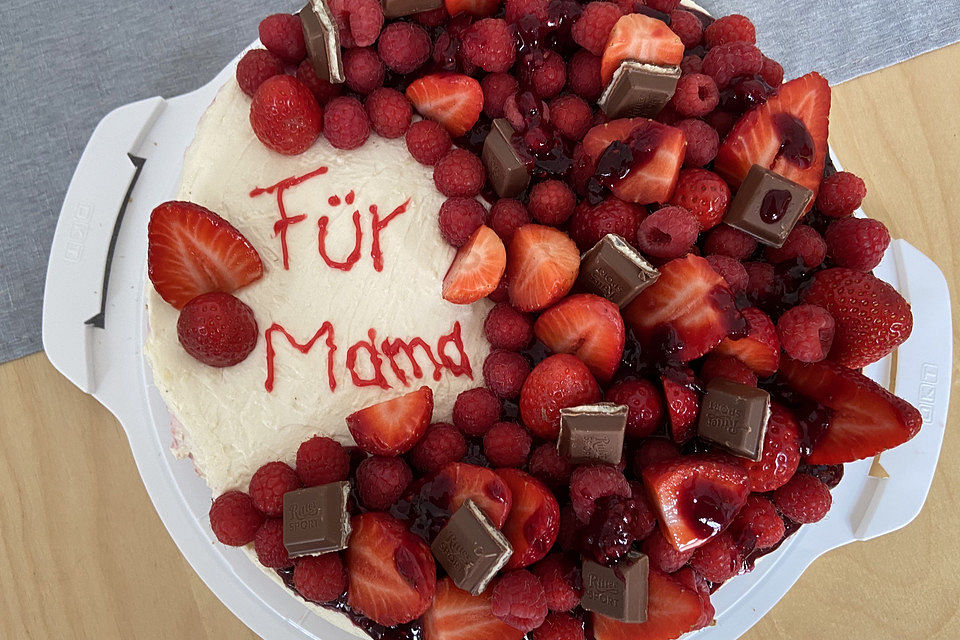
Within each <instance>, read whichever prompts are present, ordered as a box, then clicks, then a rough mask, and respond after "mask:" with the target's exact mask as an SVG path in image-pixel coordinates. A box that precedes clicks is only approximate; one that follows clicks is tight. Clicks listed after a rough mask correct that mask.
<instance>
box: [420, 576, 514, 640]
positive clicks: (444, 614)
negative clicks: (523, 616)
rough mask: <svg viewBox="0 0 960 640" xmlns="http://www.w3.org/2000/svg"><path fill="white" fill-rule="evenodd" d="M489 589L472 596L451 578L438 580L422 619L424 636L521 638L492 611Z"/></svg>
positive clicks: (431, 639) (433, 639) (436, 639)
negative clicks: (434, 592)
mask: <svg viewBox="0 0 960 640" xmlns="http://www.w3.org/2000/svg"><path fill="white" fill-rule="evenodd" d="M490 597H491V596H490V591H489V590H488V591H486V592H485V593H481V594H480V595H478V596H472V595H470V594H469V593H467V592H466V591H463V590H461V589H458V588H457V587H456V586H455V585H454V584H453V580H451V579H450V578H444V579H442V580H440V581H439V582H438V583H437V595H436V596H435V597H434V599H433V605H431V606H430V608H429V609H427V612H426V613H425V614H423V619H422V620H421V621H420V622H421V625H422V630H423V640H522V638H523V635H524V634H523V631H519V630H518V629H514V628H513V627H511V626H510V625H508V624H507V623H506V622H504V621H502V620H501V619H500V618H498V617H496V616H495V615H493V613H492V612H491V611H490Z"/></svg>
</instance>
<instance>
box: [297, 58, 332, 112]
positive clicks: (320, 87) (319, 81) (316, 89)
mask: <svg viewBox="0 0 960 640" xmlns="http://www.w3.org/2000/svg"><path fill="white" fill-rule="evenodd" d="M296 76H297V80H299V81H300V82H302V83H303V84H304V86H305V87H306V88H307V89H310V93H312V94H313V97H314V98H316V99H317V104H319V105H320V106H321V107H322V106H324V105H325V104H327V103H328V102H330V101H331V100H332V99H334V98H336V97H337V96H338V95H340V94H341V93H343V85H342V84H340V83H338V82H329V81H327V80H324V79H323V78H321V77H319V76H318V75H317V72H316V71H315V70H314V68H313V63H312V62H310V61H309V60H304V61H303V62H301V63H300V66H298V67H297V73H296Z"/></svg>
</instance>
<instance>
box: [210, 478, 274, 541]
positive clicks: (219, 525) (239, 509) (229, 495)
mask: <svg viewBox="0 0 960 640" xmlns="http://www.w3.org/2000/svg"><path fill="white" fill-rule="evenodd" d="M209 515H210V528H211V529H212V530H213V535H215V536H217V540H219V541H220V542H222V543H223V544H226V545H229V546H231V547H242V546H243V545H245V544H249V543H251V542H253V538H254V536H255V535H257V530H258V529H259V528H260V525H261V524H263V514H262V513H260V512H259V511H257V509H256V507H254V506H253V501H252V500H251V499H250V496H248V495H247V494H245V493H244V492H242V491H228V492H226V493H224V494H223V495H221V496H220V497H218V498H217V499H216V500H214V501H213V504H211V505H210V514H209Z"/></svg>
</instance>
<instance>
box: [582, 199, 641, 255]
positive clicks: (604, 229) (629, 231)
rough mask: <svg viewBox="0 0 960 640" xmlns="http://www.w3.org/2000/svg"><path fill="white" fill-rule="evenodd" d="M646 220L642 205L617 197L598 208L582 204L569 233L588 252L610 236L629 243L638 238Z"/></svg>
mask: <svg viewBox="0 0 960 640" xmlns="http://www.w3.org/2000/svg"><path fill="white" fill-rule="evenodd" d="M646 217H647V211H646V209H644V208H643V207H641V206H640V205H636V204H632V203H629V202H624V201H623V200H620V199H619V198H616V197H614V196H610V197H608V198H607V199H606V200H604V201H602V202H600V203H598V204H595V205H591V204H590V203H588V202H581V203H580V206H578V207H577V208H576V209H574V211H573V217H572V218H571V219H570V229H569V233H570V237H571V238H573V241H574V242H576V243H577V246H578V247H580V250H581V251H586V250H588V249H589V248H590V247H592V246H593V245H595V244H597V243H598V242H600V240H602V239H603V237H604V236H605V235H607V234H609V233H614V234H616V235H618V236H620V237H621V238H626V239H627V240H629V239H631V238H635V237H636V236H637V228H638V227H639V226H640V222H641V221H642V220H643V219H644V218H646Z"/></svg>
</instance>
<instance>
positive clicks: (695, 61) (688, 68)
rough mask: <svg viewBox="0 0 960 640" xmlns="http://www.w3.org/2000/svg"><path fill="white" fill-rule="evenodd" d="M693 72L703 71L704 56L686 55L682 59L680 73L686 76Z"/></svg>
mask: <svg viewBox="0 0 960 640" xmlns="http://www.w3.org/2000/svg"><path fill="white" fill-rule="evenodd" d="M691 73H703V58H701V57H700V56H697V55H692V54H691V55H686V56H683V60H681V61H680V74H681V75H684V76H686V75H689V74H691ZM711 79H712V78H711Z"/></svg>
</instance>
